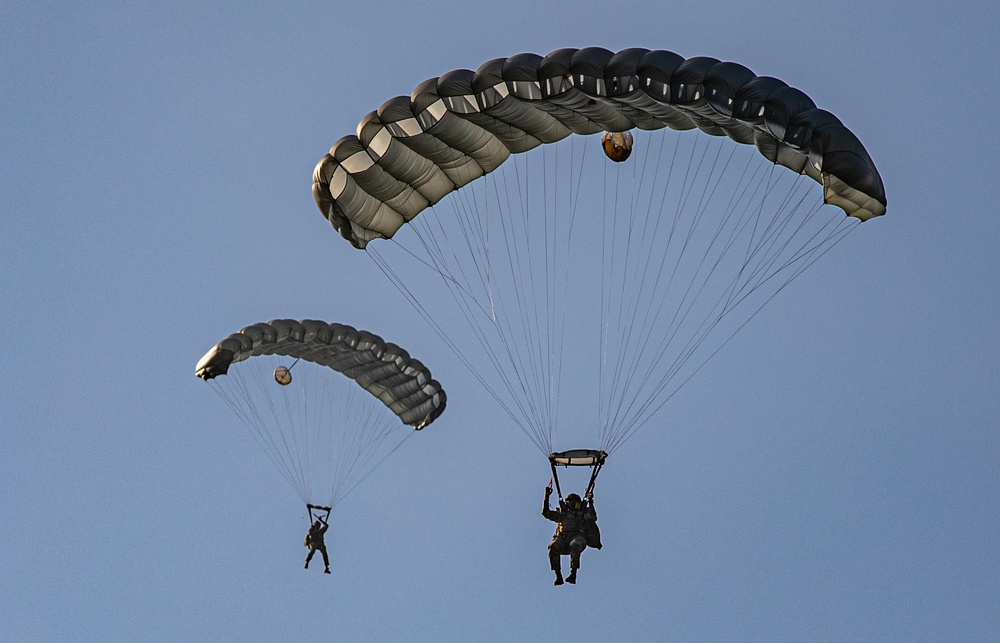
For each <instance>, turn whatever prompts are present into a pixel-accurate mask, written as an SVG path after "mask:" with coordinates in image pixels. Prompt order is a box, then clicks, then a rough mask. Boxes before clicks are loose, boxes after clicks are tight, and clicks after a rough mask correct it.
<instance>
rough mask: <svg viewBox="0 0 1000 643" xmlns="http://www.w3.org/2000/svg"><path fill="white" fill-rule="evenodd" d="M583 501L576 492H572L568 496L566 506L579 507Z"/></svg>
mask: <svg viewBox="0 0 1000 643" xmlns="http://www.w3.org/2000/svg"><path fill="white" fill-rule="evenodd" d="M581 502H582V499H581V498H580V496H578V495H576V494H575V493H571V494H569V495H568V496H566V506H567V507H569V508H570V509H579V508H580V503H581Z"/></svg>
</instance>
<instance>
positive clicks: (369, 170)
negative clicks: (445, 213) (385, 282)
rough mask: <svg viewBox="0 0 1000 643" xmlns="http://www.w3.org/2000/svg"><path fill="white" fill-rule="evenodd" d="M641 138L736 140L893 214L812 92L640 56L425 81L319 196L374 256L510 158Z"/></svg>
mask: <svg viewBox="0 0 1000 643" xmlns="http://www.w3.org/2000/svg"><path fill="white" fill-rule="evenodd" d="M634 128H638V129H642V130H657V129H662V128H671V129H675V130H689V129H695V128H697V129H700V130H702V131H703V132H705V133H707V134H710V135H714V136H728V137H729V138H731V139H733V140H734V141H737V142H739V143H743V144H748V145H754V146H756V148H757V149H758V150H759V151H760V153H761V154H762V155H763V156H764V157H766V158H767V159H768V160H770V161H772V162H773V163H775V164H779V165H782V166H785V167H787V168H789V169H790V170H792V171H795V172H798V173H800V174H805V175H808V176H809V177H811V178H812V179H814V180H815V181H816V182H818V183H819V184H821V185H822V186H823V195H824V201H825V202H826V203H829V204H833V205H836V206H838V207H840V208H841V209H843V210H844V212H845V213H846V214H847V215H849V216H852V217H856V218H858V219H860V220H862V221H864V220H867V219H870V218H872V217H875V216H880V215H882V214H884V213H885V208H886V197H885V188H884V186H883V183H882V179H881V177H880V176H879V173H878V170H877V169H876V168H875V164H874V163H873V162H872V159H871V157H870V156H869V155H868V152H867V151H866V150H865V148H864V146H863V145H862V143H861V142H860V141H859V140H858V138H857V137H856V136H855V135H854V134H853V133H852V132H851V131H850V130H849V129H848V128H847V127H845V126H844V125H843V124H842V123H841V122H840V120H839V119H837V117H836V116H834V115H833V114H831V113H830V112H827V111H825V110H822V109H818V108H817V107H816V105H815V104H814V103H813V101H812V100H811V99H810V98H809V97H808V96H806V95H805V94H804V93H803V92H801V91H799V90H797V89H795V88H792V87H789V86H788V85H787V84H786V83H784V82H783V81H781V80H778V79H776V78H771V77H766V76H757V75H756V74H754V73H753V72H752V71H750V70H749V69H747V68H746V67H744V66H743V65H740V64H738V63H734V62H721V61H719V60H717V59H715V58H709V57H695V58H689V59H686V60H685V59H684V58H682V57H681V56H679V55H677V54H675V53H673V52H669V51H662V50H660V51H651V50H648V49H640V48H633V49H625V50H622V51H619V52H617V53H615V52H611V51H608V50H606V49H602V48H599V47H590V48H585V49H560V50H557V51H554V52H552V53H550V54H549V55H547V56H544V57H543V56H539V55H537V54H527V53H526V54H518V55H516V56H513V57H510V58H497V59H494V60H491V61H489V62H486V63H484V64H483V65H482V66H480V67H479V69H478V70H476V71H475V72H473V71H470V70H463V69H460V70H454V71H450V72H448V73H446V74H444V75H442V76H440V77H438V78H432V79H430V80H427V81H425V82H424V83H421V84H420V85H419V86H417V88H416V89H415V90H414V91H413V93H412V94H411V96H410V97H404V96H397V97H396V98H393V99H390V100H388V101H386V102H385V103H384V104H383V105H382V106H381V107H380V108H379V109H378V110H377V111H374V112H371V113H370V114H368V115H367V116H365V117H364V118H363V119H362V120H361V122H360V123H359V124H358V129H357V134H356V135H351V136H345V137H343V138H341V139H340V140H338V141H337V142H336V143H335V144H334V145H333V147H332V148H331V149H330V153H329V154H327V155H326V156H325V157H323V159H322V160H320V162H319V163H318V164H317V166H316V169H315V171H314V172H313V197H314V199H315V201H316V205H317V207H318V208H319V209H320V211H321V212H322V213H323V216H325V217H326V218H327V219H328V220H329V221H330V223H331V224H332V225H333V227H334V228H335V229H336V230H337V231H338V232H339V233H340V234H341V236H343V237H344V238H345V239H347V240H348V241H350V242H351V244H352V245H354V246H355V247H357V248H364V247H365V245H366V244H367V243H368V242H369V241H370V240H372V239H375V238H390V237H392V236H393V234H395V232H396V231H397V230H398V229H399V228H400V227H401V226H402V225H403V224H404V223H405V222H407V221H409V220H411V219H413V217H415V216H417V215H418V214H419V213H420V212H421V211H422V210H423V209H425V208H427V207H428V206H431V205H434V204H435V203H437V202H438V201H439V200H440V199H441V198H443V197H444V196H445V195H447V194H448V193H450V192H451V191H453V190H456V189H458V188H461V187H462V186H464V185H466V184H468V183H469V182H471V181H473V180H475V179H477V178H479V177H481V176H483V175H484V174H487V173H489V172H492V171H493V170H495V169H496V168H497V167H499V166H500V164H502V163H503V162H504V161H505V160H506V159H507V158H508V157H509V156H510V155H511V154H518V153H521V152H525V151H527V150H530V149H532V148H534V147H537V146H538V145H542V144H546V143H553V142H556V141H559V140H561V139H563V138H565V137H567V136H569V135H571V134H583V135H587V134H596V133H599V132H602V131H607V132H611V133H617V132H625V131H628V130H631V129H634Z"/></svg>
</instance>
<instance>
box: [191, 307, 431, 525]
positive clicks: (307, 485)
mask: <svg viewBox="0 0 1000 643" xmlns="http://www.w3.org/2000/svg"><path fill="white" fill-rule="evenodd" d="M289 358H291V359H289ZM292 372H294V373H295V375H294V378H293V376H292ZM195 374H196V375H197V376H198V377H200V378H202V379H204V380H206V381H211V382H212V383H213V384H214V385H215V387H214V388H215V390H216V391H218V392H219V393H220V395H222V397H223V399H225V400H226V402H227V403H228V404H229V406H230V407H231V408H232V409H233V410H234V411H235V412H236V414H237V415H238V416H239V417H240V418H241V419H242V420H243V421H244V423H245V424H246V425H247V427H248V428H249V429H250V430H251V433H252V434H253V435H254V437H255V438H256V439H257V442H258V443H259V444H260V445H261V447H262V448H263V449H264V451H265V452H266V453H267V455H268V456H269V457H270V459H271V460H272V461H273V462H274V464H275V465H276V466H277V468H278V469H279V471H281V473H282V475H283V476H284V477H285V478H286V480H288V482H289V484H290V485H291V486H292V487H293V488H294V489H295V490H296V493H298V494H299V496H300V497H301V499H302V501H303V502H304V503H305V504H306V505H307V506H309V507H310V510H312V509H313V508H316V507H319V508H321V509H326V510H327V511H329V508H330V507H333V506H334V505H335V504H336V503H337V502H338V501H340V500H342V499H343V497H344V496H345V495H346V494H347V493H349V492H350V491H351V490H352V489H353V488H354V487H355V486H356V485H357V484H358V483H359V482H361V480H362V479H364V477H365V476H367V475H368V474H369V473H370V472H371V471H372V470H373V469H374V468H375V467H376V466H377V465H378V464H379V463H380V462H381V461H382V460H384V459H385V458H386V457H388V455H389V454H391V453H392V452H393V451H395V450H396V449H397V448H398V447H399V446H400V444H402V442H403V440H405V439H406V438H407V437H408V436H409V435H410V434H412V433H413V431H411V430H409V428H410V427H412V428H413V429H416V430H420V429H423V428H424V427H426V426H428V425H429V424H431V423H432V422H433V421H434V420H435V419H437V418H438V416H440V415H441V413H442V412H444V409H445V406H446V403H447V397H446V395H445V392H444V389H443V388H442V387H441V384H440V383H439V382H438V381H437V380H435V379H434V378H433V377H432V376H431V373H430V371H429V370H428V369H427V367H425V366H424V365H423V363H422V362H420V361H419V360H417V359H414V358H412V357H410V355H409V353H408V352H407V351H405V350H404V349H402V348H401V347H399V346H397V345H396V344H393V343H390V342H387V341H385V340H383V339H382V338H381V337H379V336H378V335H374V334H372V333H370V332H367V331H362V330H357V329H355V328H352V327H351V326H346V325H344V324H331V323H327V322H323V321H316V320H302V321H295V320H290V319H277V320H273V321H270V322H266V323H258V324H252V325H250V326H247V327H246V328H243V329H242V330H240V331H239V332H236V333H233V334H232V335H229V336H228V337H226V338H225V339H223V340H222V341H221V342H219V343H218V344H216V345H215V346H214V347H213V348H212V349H211V350H209V351H208V353H206V354H205V356H204V357H202V358H201V360H200V361H199V362H198V365H197V367H196V369H195ZM220 376H225V377H220ZM390 411H391V413H390Z"/></svg>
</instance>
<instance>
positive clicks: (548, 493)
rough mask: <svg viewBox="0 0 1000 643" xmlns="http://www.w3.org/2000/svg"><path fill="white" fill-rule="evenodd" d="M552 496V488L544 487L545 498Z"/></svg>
mask: <svg viewBox="0 0 1000 643" xmlns="http://www.w3.org/2000/svg"><path fill="white" fill-rule="evenodd" d="M551 495H552V487H545V497H546V498H548V497H549V496H551Z"/></svg>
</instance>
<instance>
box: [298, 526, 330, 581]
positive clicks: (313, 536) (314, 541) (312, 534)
mask: <svg viewBox="0 0 1000 643" xmlns="http://www.w3.org/2000/svg"><path fill="white" fill-rule="evenodd" d="M329 528H330V525H328V524H327V522H326V520H325V519H324V518H323V517H322V516H320V517H318V518H316V521H315V522H314V523H313V524H312V526H311V527H309V533H307V534H306V539H305V542H303V543H302V544H303V545H305V546H306V547H308V548H309V554H308V555H307V556H306V569H309V561H310V560H312V557H313V554H315V553H316V552H317V551H319V553H321V554H323V567H324V569H323V573H324V574H329V573H330V557H329V556H328V555H327V553H326V543H325V542H323V534H325V533H326V530H327V529H329Z"/></svg>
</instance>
